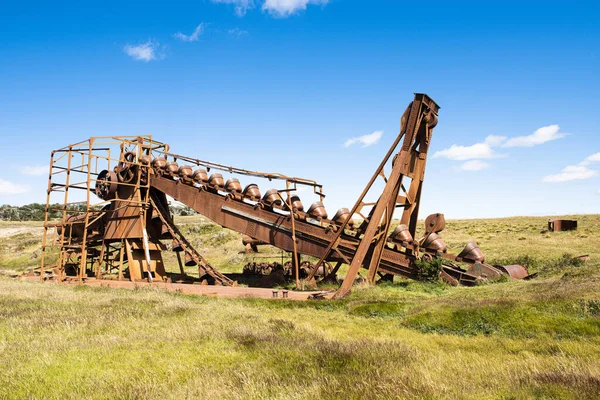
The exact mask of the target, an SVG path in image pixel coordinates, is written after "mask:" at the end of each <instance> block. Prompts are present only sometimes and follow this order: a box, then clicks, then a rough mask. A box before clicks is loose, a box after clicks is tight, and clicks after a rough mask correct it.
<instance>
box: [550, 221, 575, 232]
mask: <svg viewBox="0 0 600 400" xmlns="http://www.w3.org/2000/svg"><path fill="white" fill-rule="evenodd" d="M576 229H577V220H574V219H550V220H548V230H549V231H550V232H562V231H574V230H576Z"/></svg>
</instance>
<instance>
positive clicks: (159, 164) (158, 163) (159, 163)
mask: <svg viewBox="0 0 600 400" xmlns="http://www.w3.org/2000/svg"><path fill="white" fill-rule="evenodd" d="M166 166H167V160H165V159H164V157H156V158H155V159H154V160H152V168H154V169H156V170H158V171H162V170H164V169H165V167H166Z"/></svg>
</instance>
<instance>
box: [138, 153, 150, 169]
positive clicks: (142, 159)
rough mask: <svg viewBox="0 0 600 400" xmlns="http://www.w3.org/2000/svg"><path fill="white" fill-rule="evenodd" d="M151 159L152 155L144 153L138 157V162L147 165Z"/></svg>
mask: <svg viewBox="0 0 600 400" xmlns="http://www.w3.org/2000/svg"><path fill="white" fill-rule="evenodd" d="M151 161H152V157H150V155H148V154H144V155H143V156H141V157H140V164H142V165H145V166H148V165H150V162H151Z"/></svg>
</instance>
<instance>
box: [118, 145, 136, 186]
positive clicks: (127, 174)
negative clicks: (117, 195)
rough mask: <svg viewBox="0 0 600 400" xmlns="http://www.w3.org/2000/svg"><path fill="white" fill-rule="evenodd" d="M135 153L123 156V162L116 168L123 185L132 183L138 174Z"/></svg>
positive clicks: (129, 152)
mask: <svg viewBox="0 0 600 400" xmlns="http://www.w3.org/2000/svg"><path fill="white" fill-rule="evenodd" d="M135 158H136V157H135V153H133V152H131V151H128V152H127V153H125V154H123V160H122V161H119V164H118V165H117V167H116V168H115V171H116V172H117V175H118V176H119V181H121V182H123V183H132V182H133V181H134V180H135V177H136V174H137V165H135V164H134V163H135Z"/></svg>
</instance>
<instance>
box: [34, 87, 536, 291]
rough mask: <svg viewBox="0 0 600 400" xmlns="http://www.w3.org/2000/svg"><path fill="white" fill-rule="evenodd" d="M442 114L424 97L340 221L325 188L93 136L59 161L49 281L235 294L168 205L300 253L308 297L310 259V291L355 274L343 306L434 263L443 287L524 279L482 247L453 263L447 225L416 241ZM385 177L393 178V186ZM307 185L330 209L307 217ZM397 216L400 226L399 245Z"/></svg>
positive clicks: (317, 208) (429, 228)
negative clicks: (361, 282)
mask: <svg viewBox="0 0 600 400" xmlns="http://www.w3.org/2000/svg"><path fill="white" fill-rule="evenodd" d="M438 111H439V107H438V105H437V104H436V103H435V102H434V101H433V100H432V99H431V98H429V97H428V96H427V95H425V94H415V97H414V100H413V101H412V102H411V103H410V104H409V105H408V107H407V109H406V111H405V112H404V114H403V115H402V118H401V123H400V133H399V134H398V136H397V138H396V139H395V141H394V143H393V144H392V146H391V147H390V149H389V151H388V152H387V154H386V155H385V157H384V158H383V160H382V161H381V163H380V165H379V167H378V168H377V170H376V171H375V172H374V174H373V176H372V178H371V179H370V180H369V182H368V184H367V185H366V187H365V188H364V190H363V192H362V193H361V195H360V196H359V198H358V200H357V201H356V202H355V204H354V205H353V207H352V208H351V209H346V208H343V209H340V210H339V211H338V212H337V213H336V214H335V215H334V216H333V217H332V218H329V217H328V213H327V211H326V210H325V207H324V205H323V203H322V201H323V199H324V197H325V195H324V193H323V188H322V186H321V185H320V184H318V183H317V182H315V181H313V180H308V179H302V178H295V177H289V176H285V175H282V174H277V173H262V172H254V171H249V170H245V169H240V168H234V167H230V166H226V165H221V164H216V163H212V162H208V161H203V160H199V159H195V158H191V157H186V156H182V155H178V154H175V153H172V152H171V151H170V149H169V146H168V145H167V144H163V143H160V142H157V141H155V140H153V139H152V137H151V136H135V137H123V136H119V137H93V138H90V139H89V140H86V141H84V142H80V143H77V144H73V145H70V146H67V147H65V148H62V149H59V150H55V151H53V152H52V156H51V160H50V171H49V181H48V196H47V205H46V217H45V221H44V227H45V229H44V236H43V243H42V256H41V271H40V277H41V279H44V278H47V277H48V274H50V275H51V276H52V278H53V279H56V280H59V281H63V280H66V279H79V280H80V281H82V280H85V279H87V278H89V277H95V278H96V279H101V278H109V277H111V279H114V280H120V281H123V280H128V281H132V282H142V281H149V282H158V281H166V280H170V279H171V278H172V276H171V275H177V277H176V279H178V280H179V281H182V282H186V281H187V282H192V281H205V282H203V283H212V284H215V285H222V286H235V285H236V282H234V281H233V280H232V279H230V278H229V277H228V276H226V275H225V274H222V273H220V272H219V271H217V270H216V269H215V268H214V267H213V266H212V265H211V264H210V263H209V261H208V260H206V259H205V258H204V257H203V256H202V255H201V254H200V253H199V252H198V251H196V250H195V249H194V248H193V246H192V245H191V244H190V243H189V242H188V241H187V240H186V239H185V237H184V236H183V235H182V234H181V232H180V231H179V229H178V228H177V226H176V225H175V224H174V222H173V219H172V217H171V215H170V213H169V211H168V200H167V196H170V197H172V198H174V199H176V200H178V201H180V202H181V203H183V204H185V205H186V206H188V207H190V208H192V209H193V210H195V211H196V212H198V213H200V214H202V215H203V216H205V217H207V218H209V219H211V220H212V221H214V222H215V223H217V224H219V225H221V226H223V227H225V228H228V229H232V230H234V231H236V232H239V233H242V234H243V235H245V236H244V237H245V240H246V241H247V243H252V244H256V243H266V244H270V245H273V246H275V247H277V248H280V249H282V250H285V251H287V252H290V253H291V254H292V270H293V271H294V273H293V275H294V277H295V279H296V283H297V285H298V286H302V282H301V281H300V278H301V274H300V273H299V266H300V265H301V263H302V260H301V257H302V256H311V257H314V258H315V259H319V261H318V262H317V263H316V264H314V265H312V264H311V268H309V269H308V277H305V280H304V282H307V281H311V280H312V279H313V278H314V277H315V275H317V272H318V271H320V272H321V273H320V274H318V275H320V276H321V277H323V278H329V279H330V278H332V277H333V276H335V274H336V273H337V272H338V270H339V268H340V266H341V265H343V264H347V265H348V266H349V269H348V273H347V274H346V276H345V279H344V280H343V282H342V284H341V286H340V287H339V289H338V290H337V292H336V293H335V295H334V297H342V296H344V295H346V294H347V293H348V292H349V291H350V290H351V287H352V285H353V283H354V281H355V279H356V277H357V276H358V274H359V271H360V270H361V268H365V269H366V270H367V273H366V278H367V281H368V282H370V283H374V282H375V281H376V280H377V279H378V278H379V279H389V278H390V277H392V276H393V275H399V276H403V277H408V278H417V277H418V275H419V270H418V268H417V263H418V261H429V260H432V259H434V258H436V257H437V258H442V259H443V260H444V263H443V268H442V270H441V272H440V276H441V277H442V278H443V279H445V280H446V281H448V282H450V283H452V284H465V285H472V284H475V283H477V282H478V281H480V280H485V279H490V278H497V277H500V276H502V275H505V274H508V275H510V276H512V277H515V278H522V277H525V276H526V275H527V271H526V270H525V269H524V268H523V267H520V266H508V267H499V266H491V265H488V264H485V263H484V256H483V254H482V252H481V250H480V249H479V247H478V246H477V244H475V242H470V243H469V244H467V246H466V247H465V249H464V250H463V251H462V252H461V253H460V254H458V255H456V256H455V255H452V254H449V253H447V251H446V245H445V244H444V242H443V241H442V239H441V237H440V236H439V233H440V231H442V230H443V229H444V227H445V220H444V216H443V214H433V215H430V216H429V217H427V219H426V220H425V234H424V236H423V237H422V238H420V239H417V238H416V229H417V218H418V212H419V205H420V197H421V189H422V185H423V179H424V174H425V164H426V161H427V152H428V149H429V146H430V143H431V138H432V134H433V130H434V128H435V126H436V125H437V123H438ZM386 167H387V168H391V170H390V172H389V175H386V174H385V168H386ZM211 171H213V173H212V174H210V175H209V173H210V172H211ZM214 171H219V172H214ZM221 172H225V173H228V174H232V175H245V176H250V177H259V178H267V179H268V180H269V181H281V182H284V183H285V188H282V189H279V190H277V189H271V190H267V191H266V192H265V193H264V195H263V194H262V193H261V191H260V189H259V187H258V186H257V185H256V184H252V183H250V184H248V185H247V186H246V187H245V188H242V185H241V183H240V181H239V180H238V179H237V178H235V177H232V178H230V179H228V180H226V181H225V179H224V178H223V175H222V174H221ZM78 177H81V179H77V178H78ZM379 178H381V179H383V180H384V182H385V187H384V189H383V192H382V193H381V194H380V196H379V198H378V200H377V201H376V202H374V203H368V202H366V201H365V198H366V196H367V194H368V193H369V192H370V191H372V187H373V184H374V183H375V181H376V180H377V179H379ZM298 186H308V187H311V188H312V190H313V192H314V193H315V194H316V195H318V196H319V198H320V201H317V202H315V203H314V204H312V205H311V206H310V207H309V208H308V209H305V207H304V205H303V204H302V202H301V200H300V198H299V197H298V195H297V194H296V189H297V188H298ZM73 190H82V191H83V193H85V200H84V201H81V202H71V201H70V193H72V191H73ZM56 196H59V199H58V201H57V200H56ZM96 199H100V200H99V201H97V200H96ZM397 209H398V211H399V212H400V224H399V225H398V226H397V228H396V229H395V230H394V231H393V232H391V234H390V232H389V231H390V224H391V222H392V218H393V216H394V212H395V211H396V210H397ZM50 210H59V211H61V212H62V218H61V219H60V220H59V221H51V220H49V218H48V211H50ZM164 240H171V241H172V249H173V250H175V251H177V259H178V261H179V267H180V271H179V272H180V273H179V274H171V275H170V274H167V272H166V271H165V266H164V264H163V260H162V256H161V251H163V250H166V248H167V247H166V246H165V244H164V243H163V242H162V241H164ZM180 253H183V254H184V261H182V260H181V257H180ZM330 263H331V264H330ZM183 264H185V265H186V266H198V276H197V277H190V276H188V275H186V273H185V271H184V267H183ZM325 265H328V266H329V265H334V266H333V267H330V268H324V266H325ZM463 266H466V267H463ZM304 271H305V272H306V267H304ZM325 275H327V276H325Z"/></svg>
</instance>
